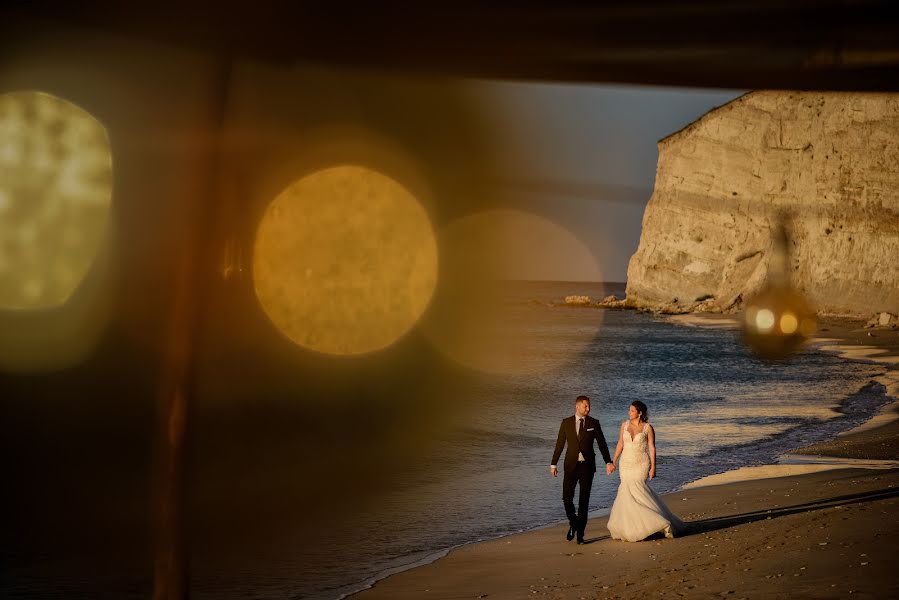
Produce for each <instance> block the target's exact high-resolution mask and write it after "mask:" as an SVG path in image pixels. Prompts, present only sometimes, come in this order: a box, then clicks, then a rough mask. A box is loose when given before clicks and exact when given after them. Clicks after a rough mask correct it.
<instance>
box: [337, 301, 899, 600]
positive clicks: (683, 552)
mask: <svg viewBox="0 0 899 600" xmlns="http://www.w3.org/2000/svg"><path fill="white" fill-rule="evenodd" d="M678 320H679V321H680V322H681V324H683V325H696V326H728V324H727V322H728V321H731V323H732V319H726V318H720V317H714V316H712V317H706V316H694V315H688V316H686V317H678V318H676V319H675V321H676V322H677V321H678ZM869 333H871V334H873V335H868V334H869ZM819 336H821V337H819V338H818V339H816V340H814V341H812V342H811V343H813V344H815V345H817V346H818V347H820V348H822V349H826V350H827V351H831V352H837V353H839V354H841V355H843V356H845V357H847V358H852V357H863V358H865V359H867V360H875V361H877V362H879V363H882V364H884V366H885V368H886V369H888V370H887V372H886V373H885V375H884V376H882V377H880V378H878V381H879V382H880V383H883V384H884V385H885V386H886V387H887V390H888V393H890V394H891V395H894V396H896V395H897V390H899V377H897V375H899V371H897V369H899V366H897V363H899V332H897V331H896V330H889V329H873V330H870V329H865V328H864V322H861V321H856V320H851V319H839V318H831V319H824V320H822V322H821V326H820V330H819ZM825 336H826V337H825ZM795 454H796V455H797V456H795V457H790V456H786V457H782V458H781V461H780V462H779V463H778V464H773V465H771V466H766V467H758V468H755V469H757V470H755V471H753V470H752V469H746V470H738V471H736V472H731V473H729V474H725V475H723V476H718V477H717V479H714V478H707V479H706V480H704V481H699V482H696V484H698V485H693V486H689V487H688V488H687V489H683V490H681V491H679V492H674V493H671V494H668V495H666V496H665V500H666V502H667V503H668V505H669V506H670V507H671V508H672V509H673V510H674V511H675V512H676V513H677V514H679V515H680V516H681V517H682V518H683V519H684V520H685V521H686V522H687V525H688V531H687V532H686V534H685V535H683V536H681V537H678V538H676V539H673V540H667V539H651V540H647V541H643V542H639V543H626V542H620V541H616V540H612V539H610V538H609V534H608V530H607V529H606V526H605V525H606V517H597V518H593V519H591V520H590V523H589V526H588V528H587V541H588V543H587V544H585V545H582V546H578V545H576V544H575V543H574V542H567V541H566V540H565V532H566V531H567V524H559V525H557V526H553V527H547V528H543V529H538V530H534V531H530V532H526V533H522V534H518V535H512V536H507V537H503V538H499V539H496V540H492V541H488V542H482V543H477V544H470V545H467V546H463V547H461V548H458V549H456V550H454V551H452V552H450V553H449V554H448V555H447V556H445V557H443V558H441V559H439V560H437V561H435V562H433V563H431V564H429V565H425V566H421V567H418V568H415V569H411V570H408V571H405V572H402V573H398V574H396V575H393V576H391V577H388V578H386V579H383V580H381V581H378V582H377V583H376V584H375V585H374V586H373V587H372V588H370V589H368V590H365V591H363V592H360V593H358V594H356V595H354V596H353V598H359V599H360V600H374V599H379V598H385V599H386V598H416V599H417V598H441V599H443V598H491V599H492V598H527V597H540V598H591V599H592V598H638V597H645V598H648V597H652V598H715V597H725V598H849V597H852V598H856V597H857V598H895V597H899V468H897V464H899V463H897V460H899V405H897V403H893V404H891V405H889V406H887V407H885V408H884V409H883V410H882V411H881V412H880V413H879V414H878V415H877V416H875V418H873V419H872V420H871V421H869V423H866V424H865V425H863V426H861V427H858V428H856V429H855V430H853V431H851V432H847V433H845V434H843V435H840V436H838V437H837V438H836V439H835V440H833V441H831V442H827V443H823V444H816V445H815V446H810V447H807V448H801V449H797V450H796V451H795ZM815 457H818V458H819V459H816V458H815ZM843 459H847V460H845V461H844V460H843ZM772 461H773V457H772ZM858 465H863V467H864V468H859V466H858ZM758 469H761V470H758ZM614 481H615V482H617V479H616V480H614ZM594 485H595V486H602V485H613V480H609V481H606V480H605V479H604V478H601V477H597V480H596V482H595V483H594ZM559 509H560V512H561V502H560V507H559Z"/></svg>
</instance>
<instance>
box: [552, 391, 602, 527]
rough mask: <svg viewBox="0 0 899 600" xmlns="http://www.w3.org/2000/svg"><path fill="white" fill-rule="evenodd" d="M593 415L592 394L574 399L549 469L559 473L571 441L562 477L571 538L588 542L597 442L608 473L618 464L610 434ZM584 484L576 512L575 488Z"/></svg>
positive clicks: (563, 500)
mask: <svg viewBox="0 0 899 600" xmlns="http://www.w3.org/2000/svg"><path fill="white" fill-rule="evenodd" d="M589 415H590V398H588V397H587V396H578V397H577V400H575V402H574V416H573V417H568V418H567V419H562V425H561V426H559V439H558V440H556V449H555V450H554V451H553V459H552V464H551V465H550V466H549V472H550V473H552V476H553V477H558V475H559V469H558V468H557V467H556V463H558V462H559V457H560V456H561V455H562V448H564V447H565V444H566V442H567V444H568V450H567V451H566V452H565V476H564V478H563V479H562V502H563V503H564V504H565V514H566V515H568V523H569V527H568V534H567V535H566V536H565V538H566V539H567V540H568V541H571V539H572V538H573V537H574V536H575V534H577V543H578V544H583V543H584V529H586V528H587V510H588V509H589V506H590V488H591V487H592V486H593V475H594V474H595V473H596V454H595V453H594V452H593V442H594V441H595V442H596V443H597V445H599V451H600V452H601V453H602V457H603V460H605V461H606V475H611V474H612V472H613V471H614V470H615V464H614V463H613V462H612V458H611V457H610V456H609V448H608V446H606V438H605V437H604V436H603V435H602V429H601V428H600V426H599V421H597V420H596V419H594V418H593V417H591V416H589ZM577 485H580V494H579V495H578V506H577V513H575V512H574V488H575V486H577Z"/></svg>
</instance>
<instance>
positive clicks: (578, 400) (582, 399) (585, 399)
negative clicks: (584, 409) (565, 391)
mask: <svg viewBox="0 0 899 600" xmlns="http://www.w3.org/2000/svg"><path fill="white" fill-rule="evenodd" d="M581 402H590V398H588V397H587V396H584V395H580V396H578V397H577V399H576V400H575V401H574V403H575V404H580V403H581Z"/></svg>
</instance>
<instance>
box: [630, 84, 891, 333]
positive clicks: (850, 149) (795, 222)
mask: <svg viewBox="0 0 899 600" xmlns="http://www.w3.org/2000/svg"><path fill="white" fill-rule="evenodd" d="M784 210H787V211H789V212H790V213H791V215H792V217H791V218H790V220H789V221H788V224H789V227H790V228H791V229H792V234H793V235H792V248H791V252H792V265H791V266H792V278H793V283H794V284H795V285H796V286H797V287H798V288H799V289H800V290H802V291H803V292H804V293H805V294H806V295H807V297H808V299H809V300H810V301H811V302H812V304H813V305H814V306H815V308H816V309H817V310H818V312H820V313H827V314H845V315H864V316H870V314H872V313H874V312H877V311H888V312H891V313H893V314H896V313H899V94H875V93H836V92H828V93H820V92H775V91H759V92H751V93H749V94H746V95H744V96H742V97H740V98H737V99H736V100H734V101H732V102H730V103H728V104H726V105H724V106H721V107H719V108H717V109H715V110H713V111H711V112H709V113H707V114H706V115H704V116H703V117H701V118H700V119H699V120H697V121H695V122H694V123H692V124H691V125H689V126H688V127H686V128H684V129H682V130H681V131H679V132H677V133H674V134H672V135H671V136H669V137H667V138H665V139H663V140H661V141H660V142H659V162H658V168H657V171H656V181H655V189H654V190H653V194H652V198H651V199H650V201H649V204H648V205H647V207H646V212H645V214H644V216H643V231H642V234H641V237H640V245H639V248H638V249H637V252H636V253H635V254H634V256H633V257H631V260H630V264H629V265H628V277H627V301H628V304H629V305H631V306H637V307H647V308H660V307H665V308H667V309H669V310H673V311H675V312H677V311H688V310H733V309H736V308H739V306H740V304H741V303H742V302H743V301H745V299H746V298H747V297H749V296H751V295H752V294H753V293H754V292H755V291H757V290H758V289H759V288H760V287H761V286H762V285H763V284H764V282H765V280H766V277H767V273H768V261H769V258H770V249H771V245H772V242H771V232H772V227H773V226H775V225H776V224H777V222H778V214H779V213H780V212H781V211H784ZM700 300H703V301H701V302H700Z"/></svg>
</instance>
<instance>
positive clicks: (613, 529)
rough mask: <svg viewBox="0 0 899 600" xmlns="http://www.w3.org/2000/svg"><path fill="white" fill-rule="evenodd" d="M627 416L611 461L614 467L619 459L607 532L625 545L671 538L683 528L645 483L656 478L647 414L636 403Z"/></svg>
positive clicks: (640, 404)
mask: <svg viewBox="0 0 899 600" xmlns="http://www.w3.org/2000/svg"><path fill="white" fill-rule="evenodd" d="M627 414H628V417H629V419H628V420H627V421H625V422H624V423H622V424H621V431H620V432H619V436H618V446H617V447H616V448H615V457H614V458H612V464H615V463H616V462H617V461H618V457H619V456H620V457H621V464H620V465H619V467H618V470H619V473H620V477H621V483H620V485H619V486H618V495H617V496H616V497H615V503H614V504H613V505H612V512H611V514H610V515H609V523H608V528H609V532H610V533H611V534H612V538H613V539H616V540H624V541H626V542H638V541H640V540H643V539H646V538H647V537H649V536H650V535H652V534H654V533H658V532H662V533H664V534H665V537H669V538H670V537H674V536H675V535H677V534H678V533H679V532H681V531H683V527H684V524H683V523H682V522H681V520H680V519H678V518H677V517H676V516H674V514H673V513H672V512H671V511H670V510H668V507H667V506H665V503H664V502H663V501H662V499H661V498H659V497H658V496H657V495H656V494H655V492H653V491H652V489H651V488H650V487H649V485H647V483H646V480H647V478H648V479H652V478H653V477H655V476H656V444H655V432H654V431H653V429H652V425H650V424H649V422H648V421H649V418H648V417H649V416H648V410H647V408H646V405H645V404H643V403H642V402H640V401H639V400H636V401H634V402H633V403H632V404H631V406H630V408H629V409H628V413H627ZM647 450H648V453H647Z"/></svg>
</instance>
